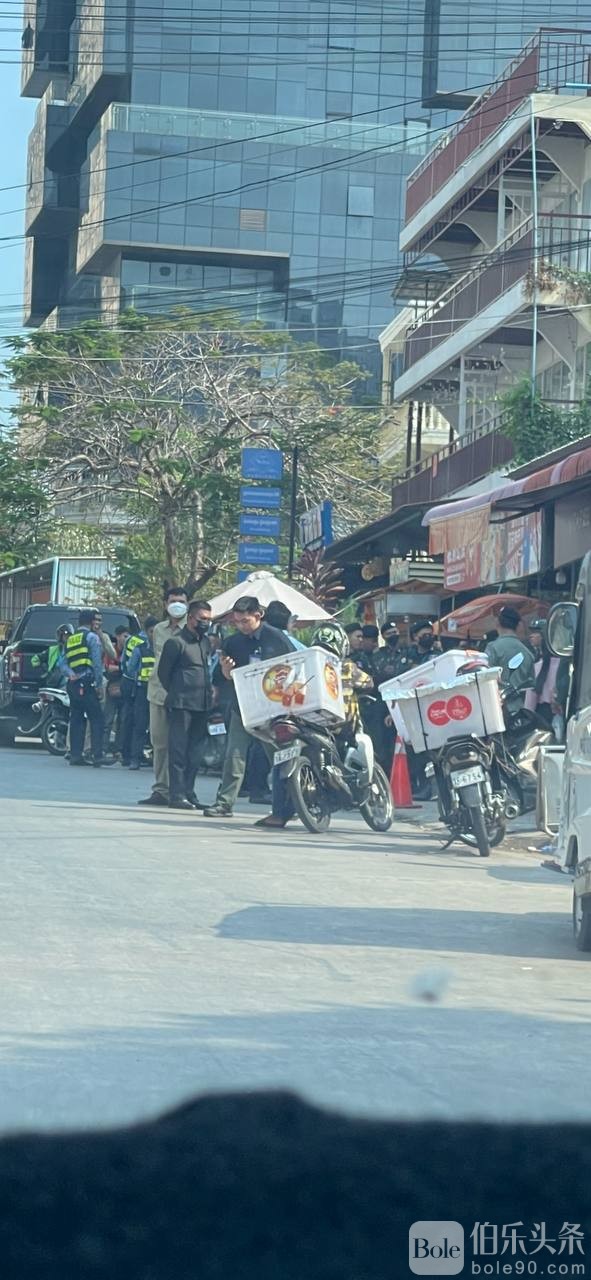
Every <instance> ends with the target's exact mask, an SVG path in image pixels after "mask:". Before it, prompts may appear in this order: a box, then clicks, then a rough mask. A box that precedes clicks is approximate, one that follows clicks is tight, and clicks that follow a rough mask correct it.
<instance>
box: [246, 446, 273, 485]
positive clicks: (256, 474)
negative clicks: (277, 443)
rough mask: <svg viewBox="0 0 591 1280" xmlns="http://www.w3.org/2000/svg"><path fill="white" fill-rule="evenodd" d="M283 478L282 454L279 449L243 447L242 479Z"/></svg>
mask: <svg viewBox="0 0 591 1280" xmlns="http://www.w3.org/2000/svg"><path fill="white" fill-rule="evenodd" d="M282 478H283V454H282V452H281V449H243V450H242V479H243V480H281V479H282Z"/></svg>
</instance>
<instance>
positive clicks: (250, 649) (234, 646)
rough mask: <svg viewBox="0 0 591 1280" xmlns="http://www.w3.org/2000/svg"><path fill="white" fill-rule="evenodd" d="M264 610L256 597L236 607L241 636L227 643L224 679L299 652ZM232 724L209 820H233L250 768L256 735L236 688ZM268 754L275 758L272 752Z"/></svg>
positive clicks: (243, 598) (222, 661)
mask: <svg viewBox="0 0 591 1280" xmlns="http://www.w3.org/2000/svg"><path fill="white" fill-rule="evenodd" d="M264 612H265V611H264V609H263V608H262V605H260V604H259V602H258V600H257V599H256V597H255V596H241V597H240V599H239V600H237V601H236V604H235V605H234V618H233V622H234V626H235V627H236V631H237V635H235V636H230V638H229V639H228V640H226V641H225V642H224V648H223V652H222V655H221V658H220V672H221V678H222V679H226V680H231V679H232V672H233V671H234V668H235V667H247V666H248V665H249V663H250V662H262V661H264V660H265V659H266V658H281V657H282V656H283V654H284V653H291V652H293V650H294V649H295V645H294V644H292V642H291V640H290V639H289V636H287V635H286V634H285V632H284V631H279V630H278V629H277V628H276V627H270V626H269V624H268V622H263V616H264ZM230 705H231V712H230V723H229V726H228V743H227V746H226V758H225V760H224V771H223V773H222V781H221V783H220V787H219V790H218V794H217V799H216V802H215V804H214V805H212V806H211V808H209V809H206V810H205V816H206V818H230V817H231V816H232V809H233V806H234V804H235V803H236V800H237V799H238V794H239V791H240V788H241V786H242V782H243V779H244V773H245V769H246V757H247V755H248V748H249V746H250V744H251V742H252V735H251V734H250V733H248V732H247V730H246V729H245V728H244V725H243V723H242V717H241V715H240V711H239V709H238V699H237V698H236V693H235V691H234V689H233V688H232V701H231V704H230ZM267 754H268V755H269V757H271V755H272V753H271V749H270V748H269V750H268V752H267Z"/></svg>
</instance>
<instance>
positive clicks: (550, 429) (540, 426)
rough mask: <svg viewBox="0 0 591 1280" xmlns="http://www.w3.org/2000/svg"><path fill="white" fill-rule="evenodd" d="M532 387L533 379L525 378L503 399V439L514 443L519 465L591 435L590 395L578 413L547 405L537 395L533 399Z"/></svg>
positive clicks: (578, 407) (581, 403) (579, 406)
mask: <svg viewBox="0 0 591 1280" xmlns="http://www.w3.org/2000/svg"><path fill="white" fill-rule="evenodd" d="M531 385H532V384H531V380H530V379H529V378H522V380H521V381H520V382H519V383H518V384H517V386H516V387H513V388H512V390H511V391H509V392H508V394H507V395H506V396H504V397H503V426H502V430H503V435H506V436H508V437H509V439H510V440H512V442H513V448H514V457H513V461H514V463H515V464H517V465H523V464H524V463H526V462H531V461H532V459H533V458H540V457H542V456H543V454H545V453H549V452H550V451H551V450H552V449H560V448H561V447H562V446H563V445H565V444H571V443H572V442H573V441H575V440H580V439H581V438H582V437H583V436H586V435H589V432H590V431H591V400H590V399H589V395H588V392H587V394H586V396H585V398H584V399H583V400H581V402H580V404H579V405H578V406H577V408H576V409H559V408H557V407H556V406H555V405H550V404H546V403H545V401H544V400H542V399H541V397H540V396H539V395H538V394H537V393H536V395H534V396H532V392H531Z"/></svg>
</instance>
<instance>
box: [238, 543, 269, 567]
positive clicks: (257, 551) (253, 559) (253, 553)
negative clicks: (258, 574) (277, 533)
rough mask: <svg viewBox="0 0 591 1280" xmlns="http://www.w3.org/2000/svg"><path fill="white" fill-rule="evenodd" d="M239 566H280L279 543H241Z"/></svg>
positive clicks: (239, 544) (239, 546) (239, 545)
mask: <svg viewBox="0 0 591 1280" xmlns="http://www.w3.org/2000/svg"><path fill="white" fill-rule="evenodd" d="M238 563H239V564H279V543H277V542H239V543H238Z"/></svg>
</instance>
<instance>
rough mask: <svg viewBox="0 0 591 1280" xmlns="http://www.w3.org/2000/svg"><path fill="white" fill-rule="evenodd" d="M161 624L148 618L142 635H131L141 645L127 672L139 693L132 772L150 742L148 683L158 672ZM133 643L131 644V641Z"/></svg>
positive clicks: (133, 728) (135, 649) (135, 700)
mask: <svg viewBox="0 0 591 1280" xmlns="http://www.w3.org/2000/svg"><path fill="white" fill-rule="evenodd" d="M157 622H158V619H157V618H153V617H152V616H151V615H150V617H148V618H146V621H145V622H144V626H143V630H142V631H140V633H139V636H130V640H131V639H133V640H136V641H138V642H139V643H137V644H134V646H133V649H132V652H131V655H130V657H129V659H128V662H127V667H126V671H125V679H127V680H133V681H134V682H135V693H134V695H133V703H132V706H133V717H132V726H131V747H130V764H129V768H130V769H139V768H140V766H141V763H142V759H143V755H144V746H145V743H146V734H147V732H148V725H149V722H150V707H149V704H148V681H149V679H150V676H151V675H152V672H153V670H154V661H155V660H154V644H153V641H154V627H155V626H156V623H157ZM128 644H129V641H128Z"/></svg>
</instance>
